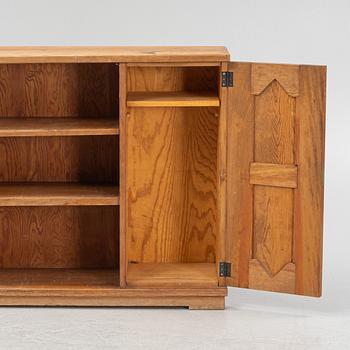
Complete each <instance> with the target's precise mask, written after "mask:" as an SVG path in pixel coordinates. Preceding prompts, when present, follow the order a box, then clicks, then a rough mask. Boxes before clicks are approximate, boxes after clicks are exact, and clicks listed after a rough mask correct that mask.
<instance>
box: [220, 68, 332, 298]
mask: <svg viewBox="0 0 350 350" xmlns="http://www.w3.org/2000/svg"><path fill="white" fill-rule="evenodd" d="M229 70H230V71H233V74H234V84H233V87H230V88H228V92H227V94H228V95H227V96H228V107H227V111H228V115H227V145H228V148H227V222H226V225H227V226H226V244H225V247H226V249H227V251H226V259H227V260H228V261H230V262H231V277H227V278H226V284H227V285H229V286H236V287H243V288H251V289H260V290H266V291H275V292H284V293H293V294H301V295H309V296H320V295H321V283H322V223H323V177H324V133H325V85H326V67H323V66H298V65H275V64H256V63H238V62H237V63H231V64H230V69H229Z"/></svg>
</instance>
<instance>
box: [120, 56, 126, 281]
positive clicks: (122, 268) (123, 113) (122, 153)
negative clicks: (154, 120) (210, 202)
mask: <svg viewBox="0 0 350 350" xmlns="http://www.w3.org/2000/svg"><path fill="white" fill-rule="evenodd" d="M126 94H127V67H126V64H124V63H121V64H120V65H119V123H120V136H119V167H120V171H119V184H120V194H119V196H120V198H119V203H120V205H119V213H120V225H119V244H120V262H119V273H120V279H119V280H120V287H121V288H124V287H125V286H126V273H127V271H126V270H127V238H126V234H127V214H128V213H127V200H126V199H127V193H126V191H127V185H126V171H127V119H128V116H127V108H126Z"/></svg>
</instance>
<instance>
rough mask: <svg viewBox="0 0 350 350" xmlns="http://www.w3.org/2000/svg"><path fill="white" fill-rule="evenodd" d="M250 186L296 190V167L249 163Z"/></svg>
mask: <svg viewBox="0 0 350 350" xmlns="http://www.w3.org/2000/svg"><path fill="white" fill-rule="evenodd" d="M249 181H250V184H251V185H266V186H275V187H287V188H296V187H297V185H298V167H297V166H295V165H281V164H269V163H251V164H250V177H249Z"/></svg>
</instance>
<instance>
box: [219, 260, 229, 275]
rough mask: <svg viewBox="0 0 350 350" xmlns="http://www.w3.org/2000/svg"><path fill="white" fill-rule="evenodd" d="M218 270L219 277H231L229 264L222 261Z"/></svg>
mask: <svg viewBox="0 0 350 350" xmlns="http://www.w3.org/2000/svg"><path fill="white" fill-rule="evenodd" d="M219 268H220V271H219V272H220V277H231V263H229V262H225V261H222V262H220V267H219Z"/></svg>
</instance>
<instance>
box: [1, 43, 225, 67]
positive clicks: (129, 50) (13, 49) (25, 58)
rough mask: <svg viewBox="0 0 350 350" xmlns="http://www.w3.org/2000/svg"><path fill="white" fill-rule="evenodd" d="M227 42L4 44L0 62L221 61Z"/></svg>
mask: <svg viewBox="0 0 350 350" xmlns="http://www.w3.org/2000/svg"><path fill="white" fill-rule="evenodd" d="M229 58H230V56H229V52H228V50H227V49H226V48H225V47H224V46H32V47H30V46H28V47H27V46H2V47H0V63H75V62H77V63H79V62H80V63H83V62H154V63H158V62H159V63H161V62H220V61H228V60H229Z"/></svg>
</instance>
